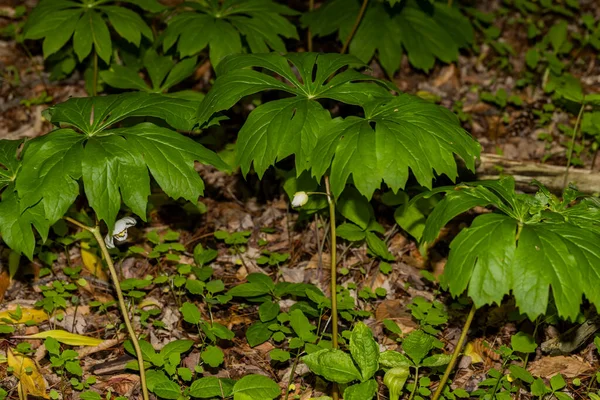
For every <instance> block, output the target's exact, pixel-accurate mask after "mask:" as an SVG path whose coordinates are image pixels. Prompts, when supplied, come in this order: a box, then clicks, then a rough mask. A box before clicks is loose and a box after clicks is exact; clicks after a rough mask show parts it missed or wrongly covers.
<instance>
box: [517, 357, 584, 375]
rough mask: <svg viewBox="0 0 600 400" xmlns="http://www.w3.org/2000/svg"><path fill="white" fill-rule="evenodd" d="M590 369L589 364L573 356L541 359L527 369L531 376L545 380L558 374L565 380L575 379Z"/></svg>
mask: <svg viewBox="0 0 600 400" xmlns="http://www.w3.org/2000/svg"><path fill="white" fill-rule="evenodd" d="M592 369H593V368H592V366H591V365H590V364H588V363H587V362H585V361H583V360H581V359H579V358H578V357H574V356H556V357H542V358H541V359H539V360H537V361H534V362H532V363H531V364H530V365H529V368H527V370H528V371H529V372H531V373H532V374H533V375H536V376H539V377H541V378H546V379H550V378H551V377H553V376H554V375H556V374H558V373H560V374H562V375H563V376H565V377H567V378H576V377H578V376H581V375H583V374H585V373H587V372H590V371H592Z"/></svg>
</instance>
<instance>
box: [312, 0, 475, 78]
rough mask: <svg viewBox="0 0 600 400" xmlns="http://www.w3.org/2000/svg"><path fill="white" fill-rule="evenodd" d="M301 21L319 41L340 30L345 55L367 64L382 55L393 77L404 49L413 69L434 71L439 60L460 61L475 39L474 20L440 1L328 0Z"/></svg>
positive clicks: (384, 66) (385, 65) (383, 61)
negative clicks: (459, 56) (463, 52)
mask: <svg viewBox="0 0 600 400" xmlns="http://www.w3.org/2000/svg"><path fill="white" fill-rule="evenodd" d="M301 21H302V24H303V25H304V26H305V27H308V28H309V29H310V32H311V34H312V35H314V36H321V37H323V36H328V35H331V34H332V33H334V32H336V31H337V32H338V38H339V40H340V41H341V42H342V43H343V48H342V51H341V52H342V53H345V52H346V50H348V52H349V54H352V55H353V56H356V57H358V58H359V59H360V60H362V61H363V62H365V63H368V62H369V61H370V60H371V59H372V58H373V56H374V55H375V52H377V57H378V60H379V63H380V64H381V66H382V67H383V69H384V70H385V72H386V73H387V74H388V75H389V76H393V75H394V73H395V72H396V71H397V70H398V69H399V68H400V61H401V60H402V55H403V50H404V51H406V53H407V54H408V60H409V62H410V63H411V64H412V65H413V66H414V67H416V68H419V69H422V70H425V71H429V70H430V69H431V68H432V67H433V65H434V64H435V60H436V58H437V59H440V60H442V61H444V62H452V61H456V60H457V59H458V54H459V49H461V48H464V47H467V46H470V45H471V44H472V43H473V37H474V35H473V27H472V26H471V23H470V22H469V19H468V18H467V17H465V16H464V15H462V14H461V12H460V11H459V10H458V9H457V8H454V7H452V6H448V5H447V4H446V2H439V1H419V0H405V1H401V0H384V1H381V0H372V1H370V2H369V1H368V0H329V1H327V2H325V3H324V4H323V5H322V6H321V7H319V8H318V9H316V10H314V11H312V12H309V13H306V14H304V15H303V16H302V18H301ZM382 38H385V40H382Z"/></svg>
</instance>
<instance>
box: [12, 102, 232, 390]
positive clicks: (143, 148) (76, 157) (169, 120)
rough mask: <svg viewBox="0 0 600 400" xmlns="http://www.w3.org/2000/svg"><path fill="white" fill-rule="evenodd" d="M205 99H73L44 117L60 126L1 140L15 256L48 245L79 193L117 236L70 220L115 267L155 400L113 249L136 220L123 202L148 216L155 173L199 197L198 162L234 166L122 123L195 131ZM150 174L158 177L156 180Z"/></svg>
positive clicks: (176, 191) (169, 186)
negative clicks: (159, 122)
mask: <svg viewBox="0 0 600 400" xmlns="http://www.w3.org/2000/svg"><path fill="white" fill-rule="evenodd" d="M196 105H197V103H194V102H189V101H187V100H182V99H174V98H170V97H166V96H162V95H158V94H148V93H126V94H122V95H112V96H105V97H90V98H72V99H70V100H68V101H66V102H64V103H61V104H58V105H56V106H54V107H51V108H50V109H48V110H46V111H45V113H44V115H45V117H46V119H48V120H49V121H50V122H52V123H53V124H55V125H57V126H58V127H59V128H58V129H56V130H54V131H52V132H50V133H49V134H47V135H44V136H40V137H37V138H35V139H33V140H31V141H28V142H26V143H25V144H24V145H23V147H22V149H21V151H20V154H19V148H20V146H21V144H22V141H20V140H17V141H12V140H1V141H0V164H2V165H3V167H4V169H2V170H1V172H0V185H1V188H2V189H4V190H3V192H2V201H1V202H0V233H1V234H2V238H3V239H4V241H5V242H6V243H7V244H8V245H9V246H10V247H11V248H12V249H13V250H15V251H17V252H21V253H24V254H25V255H26V256H27V257H29V258H30V259H31V258H32V256H33V252H34V248H35V243H36V240H35V236H34V232H33V229H32V227H35V230H36V231H37V232H38V234H39V235H40V237H41V239H42V241H44V240H45V239H46V238H47V237H48V232H49V229H50V226H52V225H53V224H54V223H56V222H57V221H58V220H59V219H61V218H63V217H65V215H66V214H67V212H68V210H69V208H70V207H71V205H72V204H73V203H74V201H75V199H76V198H77V197H78V196H79V194H80V181H81V183H82V184H83V191H84V193H85V197H86V198H87V201H88V203H89V205H90V206H91V208H92V209H93V210H94V211H95V213H96V217H97V218H98V220H102V221H104V222H105V224H106V226H107V227H108V232H111V233H112V234H111V235H109V236H108V237H107V238H105V239H103V238H102V236H101V235H100V228H99V226H95V227H90V226H86V225H84V224H82V223H81V222H79V221H77V220H75V219H73V218H70V217H65V218H66V219H67V220H68V221H69V222H71V223H73V224H75V225H77V226H79V227H80V228H82V229H85V230H88V231H89V232H91V233H92V234H93V235H94V237H95V239H96V240H97V242H98V244H99V246H100V248H101V250H102V254H103V256H104V259H105V261H106V263H107V265H108V267H109V271H110V273H111V277H112V280H113V284H114V285H115V289H116V292H117V296H118V299H119V305H120V308H121V312H122V314H123V319H124V322H125V325H126V327H127V330H128V332H129V335H130V337H131V340H132V343H133V345H134V348H135V350H136V353H137V356H138V362H139V368H140V378H141V383H142V394H143V397H144V399H145V400H147V399H148V390H147V387H146V380H145V375H144V368H143V359H142V354H141V350H140V347H139V344H138V341H137V339H136V336H135V331H134V330H133V327H132V325H131V321H130V319H129V316H128V312H127V307H126V305H125V301H124V299H123V294H122V292H121V289H120V284H119V279H118V275H117V273H116V271H115V269H114V265H113V263H112V259H111V257H110V255H109V253H108V248H109V247H113V246H114V242H113V239H117V241H119V240H122V239H124V238H126V235H127V228H128V227H130V226H132V225H134V224H135V220H134V219H133V218H131V217H128V218H125V219H121V220H119V221H117V222H116V223H115V221H116V219H117V215H118V213H119V211H120V209H121V202H123V203H125V205H126V206H127V207H129V208H130V209H131V211H132V212H133V213H134V214H136V215H138V216H139V217H140V218H141V219H142V220H144V221H145V220H146V208H147V203H148V196H149V195H150V174H151V175H152V177H153V178H154V180H155V181H156V183H157V184H158V185H159V186H160V187H161V188H162V189H163V191H164V192H165V193H166V194H167V195H169V196H171V197H173V198H180V197H182V198H184V199H186V200H188V201H193V202H195V201H197V199H198V197H199V196H200V195H202V193H203V190H204V183H203V182H202V179H201V178H200V177H199V176H198V173H197V172H196V170H195V169H194V162H195V161H200V162H203V163H207V164H211V165H214V166H216V167H217V168H221V169H224V170H226V169H228V167H227V164H225V163H224V162H223V161H222V160H221V159H220V158H219V157H218V156H217V155H216V154H214V153H213V152H212V151H210V150H208V149H206V148H205V147H203V146H202V145H200V144H198V143H197V142H195V141H194V140H192V139H190V138H188V137H186V136H183V135H181V134H179V133H177V132H175V131H173V130H171V128H168V127H165V126H159V125H157V124H155V123H153V122H139V123H137V124H135V123H134V124H132V125H129V126H128V127H119V126H118V125H117V124H118V123H119V122H121V121H124V120H126V119H128V118H132V117H137V121H139V120H140V119H143V118H148V117H151V118H152V120H153V121H155V122H156V120H157V119H158V120H163V121H164V122H165V123H166V124H167V125H169V126H171V127H173V128H176V129H181V130H190V129H191V128H192V126H193V125H194V114H195V112H196ZM149 173H150V174H149Z"/></svg>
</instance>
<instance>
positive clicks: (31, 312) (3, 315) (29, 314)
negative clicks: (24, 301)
mask: <svg viewBox="0 0 600 400" xmlns="http://www.w3.org/2000/svg"><path fill="white" fill-rule="evenodd" d="M16 309H17V305H12V304H11V305H10V306H9V307H8V309H7V310H4V311H1V312H0V325H6V324H7V323H11V324H24V323H25V322H27V321H34V322H35V323H37V324H39V323H41V322H44V321H47V320H48V314H46V313H45V312H44V310H36V309H35V308H23V307H21V318H19V319H18V320H14V319H12V318H11V314H12V315H14V314H15V311H16ZM5 320H7V321H10V322H6V321H5Z"/></svg>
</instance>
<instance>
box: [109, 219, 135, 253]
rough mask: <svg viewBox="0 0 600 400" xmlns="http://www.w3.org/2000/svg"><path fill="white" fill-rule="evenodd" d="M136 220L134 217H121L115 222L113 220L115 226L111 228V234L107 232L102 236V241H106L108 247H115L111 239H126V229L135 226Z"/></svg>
mask: <svg viewBox="0 0 600 400" xmlns="http://www.w3.org/2000/svg"><path fill="white" fill-rule="evenodd" d="M136 223H137V222H136V221H135V219H134V218H131V217H125V218H121V219H120V220H118V221H117V222H115V228H114V229H113V232H112V235H111V234H107V235H106V236H105V237H104V243H106V247H107V248H109V249H114V248H115V243H114V242H113V239H114V240H116V241H117V243H122V242H124V241H125V240H127V229H129V228H131V227H132V226H135V224H136Z"/></svg>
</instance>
